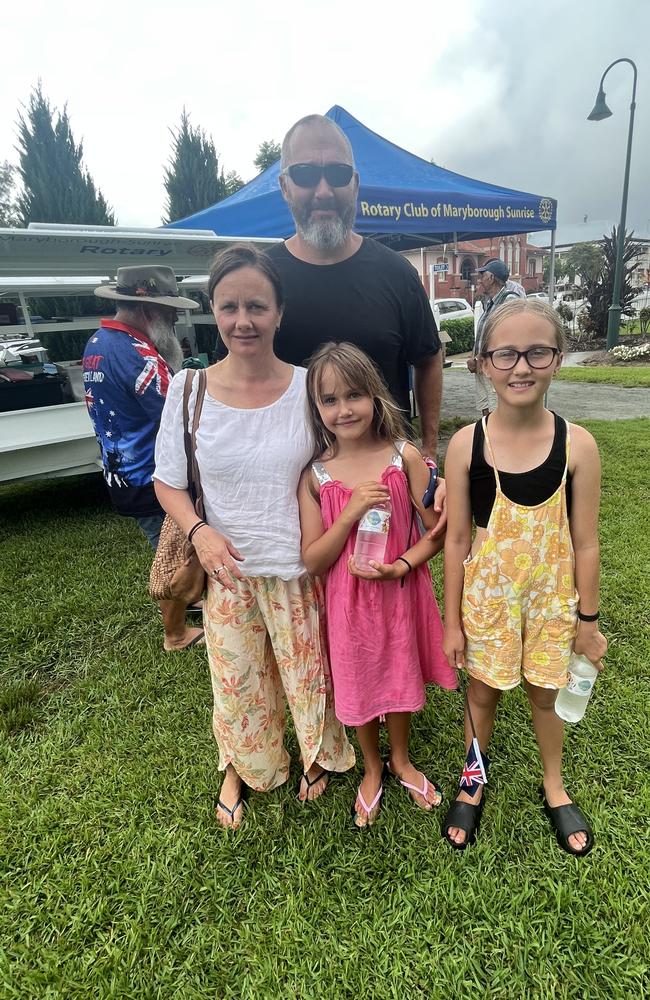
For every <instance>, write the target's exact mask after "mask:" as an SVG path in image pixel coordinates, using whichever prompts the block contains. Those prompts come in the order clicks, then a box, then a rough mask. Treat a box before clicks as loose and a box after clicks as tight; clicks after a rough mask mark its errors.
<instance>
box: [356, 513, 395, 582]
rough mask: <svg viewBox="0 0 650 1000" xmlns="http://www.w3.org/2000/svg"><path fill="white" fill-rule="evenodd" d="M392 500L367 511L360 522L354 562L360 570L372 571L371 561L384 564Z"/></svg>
mask: <svg viewBox="0 0 650 1000" xmlns="http://www.w3.org/2000/svg"><path fill="white" fill-rule="evenodd" d="M390 512H391V507H390V500H386V501H385V502H384V503H378V504H376V505H375V506H374V507H371V508H370V510H367V511H366V513H365V514H364V515H363V517H362V518H361V520H360V521H359V527H358V528H357V540H356V544H355V546H354V561H355V563H356V564H357V566H358V567H359V569H372V568H373V567H372V566H370V560H371V559H372V560H373V562H378V563H383V561H384V556H385V555H386V543H387V542H388V529H389V527H390Z"/></svg>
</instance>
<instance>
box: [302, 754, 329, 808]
mask: <svg viewBox="0 0 650 1000" xmlns="http://www.w3.org/2000/svg"><path fill="white" fill-rule="evenodd" d="M307 778H308V779H309V781H307V780H306V779H305V775H304V774H303V776H302V778H301V779H300V789H299V791H298V798H299V799H300V801H301V802H313V801H314V799H319V798H320V797H321V795H322V794H323V792H324V791H325V789H326V788H327V785H328V782H329V778H330V773H329V771H326V770H325V768H324V767H322V765H321V764H318V763H316V762H314V763H313V764H312V766H311V767H310V768H309V770H308V771H307ZM315 778H318V781H315V780H314V779H315ZM312 782H313V784H312Z"/></svg>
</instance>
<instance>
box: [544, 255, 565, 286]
mask: <svg viewBox="0 0 650 1000" xmlns="http://www.w3.org/2000/svg"><path fill="white" fill-rule="evenodd" d="M550 276H551V258H550V256H549V257H544V260H543V262H542V278H543V279H544V282H545V283H546V284H548V281H549V278H550ZM566 277H567V264H566V260H565V259H564V258H563V257H556V258H555V281H556V282H558V281H563V280H564V278H566Z"/></svg>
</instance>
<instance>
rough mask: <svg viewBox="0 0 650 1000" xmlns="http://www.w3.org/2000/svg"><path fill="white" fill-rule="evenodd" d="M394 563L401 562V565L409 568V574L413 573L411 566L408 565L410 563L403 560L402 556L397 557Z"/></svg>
mask: <svg viewBox="0 0 650 1000" xmlns="http://www.w3.org/2000/svg"><path fill="white" fill-rule="evenodd" d="M395 562H403V563H406V565H407V566H408V568H409V573H412V572H413V567H412V566H411V564H410V562H409V561H408V559H405V558H404V556H398V557H397V559H396V560H395Z"/></svg>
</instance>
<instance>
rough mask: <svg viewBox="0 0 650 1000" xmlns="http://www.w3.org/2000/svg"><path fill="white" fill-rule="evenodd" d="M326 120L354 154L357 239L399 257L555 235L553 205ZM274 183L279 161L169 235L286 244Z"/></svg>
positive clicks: (289, 230) (340, 119)
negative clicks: (192, 233) (428, 247)
mask: <svg viewBox="0 0 650 1000" xmlns="http://www.w3.org/2000/svg"><path fill="white" fill-rule="evenodd" d="M327 117H328V118H331V119H332V121H334V122H336V123H337V125H339V126H340V127H341V129H342V130H343V131H344V132H345V133H346V135H347V137H348V139H349V140H350V143H351V144H352V149H353V151H354V159H355V163H356V167H357V170H358V171H359V176H360V181H361V184H360V189H359V199H358V202H357V217H356V222H355V227H354V228H355V230H356V231H357V232H359V233H363V234H364V235H366V236H375V237H379V238H381V239H382V240H384V241H385V242H389V243H390V244H391V245H392V246H398V247H400V248H401V249H405V248H406V247H408V246H422V245H424V244H429V243H451V242H453V241H455V240H467V239H475V238H478V237H485V236H505V235H507V234H509V233H527V232H536V231H538V230H542V229H546V230H553V229H555V226H556V215H557V202H556V201H555V200H554V199H553V198H549V197H545V196H541V195H535V194H529V193H527V192H525V191H514V190H512V189H511V188H505V187H498V186H497V185H495V184H484V183H483V182H482V181H477V180H473V179H472V178H471V177H464V176H463V175H462V174H455V173H453V172H452V171H451V170H444V169H443V168H442V167H437V166H435V165H434V164H433V163H429V162H428V161H427V160H423V159H421V158H420V157H419V156H415V155H414V154H413V153H409V152H407V151H406V150H405V149H401V148H400V147H399V146H396V145H394V143H392V142H389V141H388V140H387V139H383V138H382V136H380V135H377V133H376V132H372V131H371V130H370V129H369V128H366V126H365V125H363V124H362V123H361V122H360V121H358V120H357V119H356V118H354V117H353V116H352V115H351V114H349V113H348V112H347V111H346V110H345V109H344V108H341V107H339V106H338V105H335V106H334V107H333V108H330V110H329V111H328V112H327ZM279 175H280V163H279V161H278V162H276V163H274V164H272V165H271V166H270V167H268V168H267V169H266V170H264V171H263V173H261V174H259V176H258V177H256V178H255V179H254V180H252V181H250V183H248V184H246V185H245V186H244V187H243V188H241V189H240V190H239V191H237V192H236V193H235V194H233V195H231V196H230V198H226V199H224V201H221V202H219V203H218V204H216V205H212V206H211V207H210V208H206V209H203V211H201V212H196V213H195V214H194V215H190V216H188V217H187V218H186V219H179V220H178V221H177V222H173V223H170V228H177V227H178V228H182V229H203V230H205V229H211V230H213V231H214V232H215V233H217V234H218V235H219V236H243V237H280V238H286V237H288V236H291V235H292V234H293V233H294V232H295V226H294V223H293V219H292V217H291V214H290V212H289V209H288V208H287V205H286V202H285V201H284V199H283V197H282V194H281V192H280V187H279V180H278V179H279Z"/></svg>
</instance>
